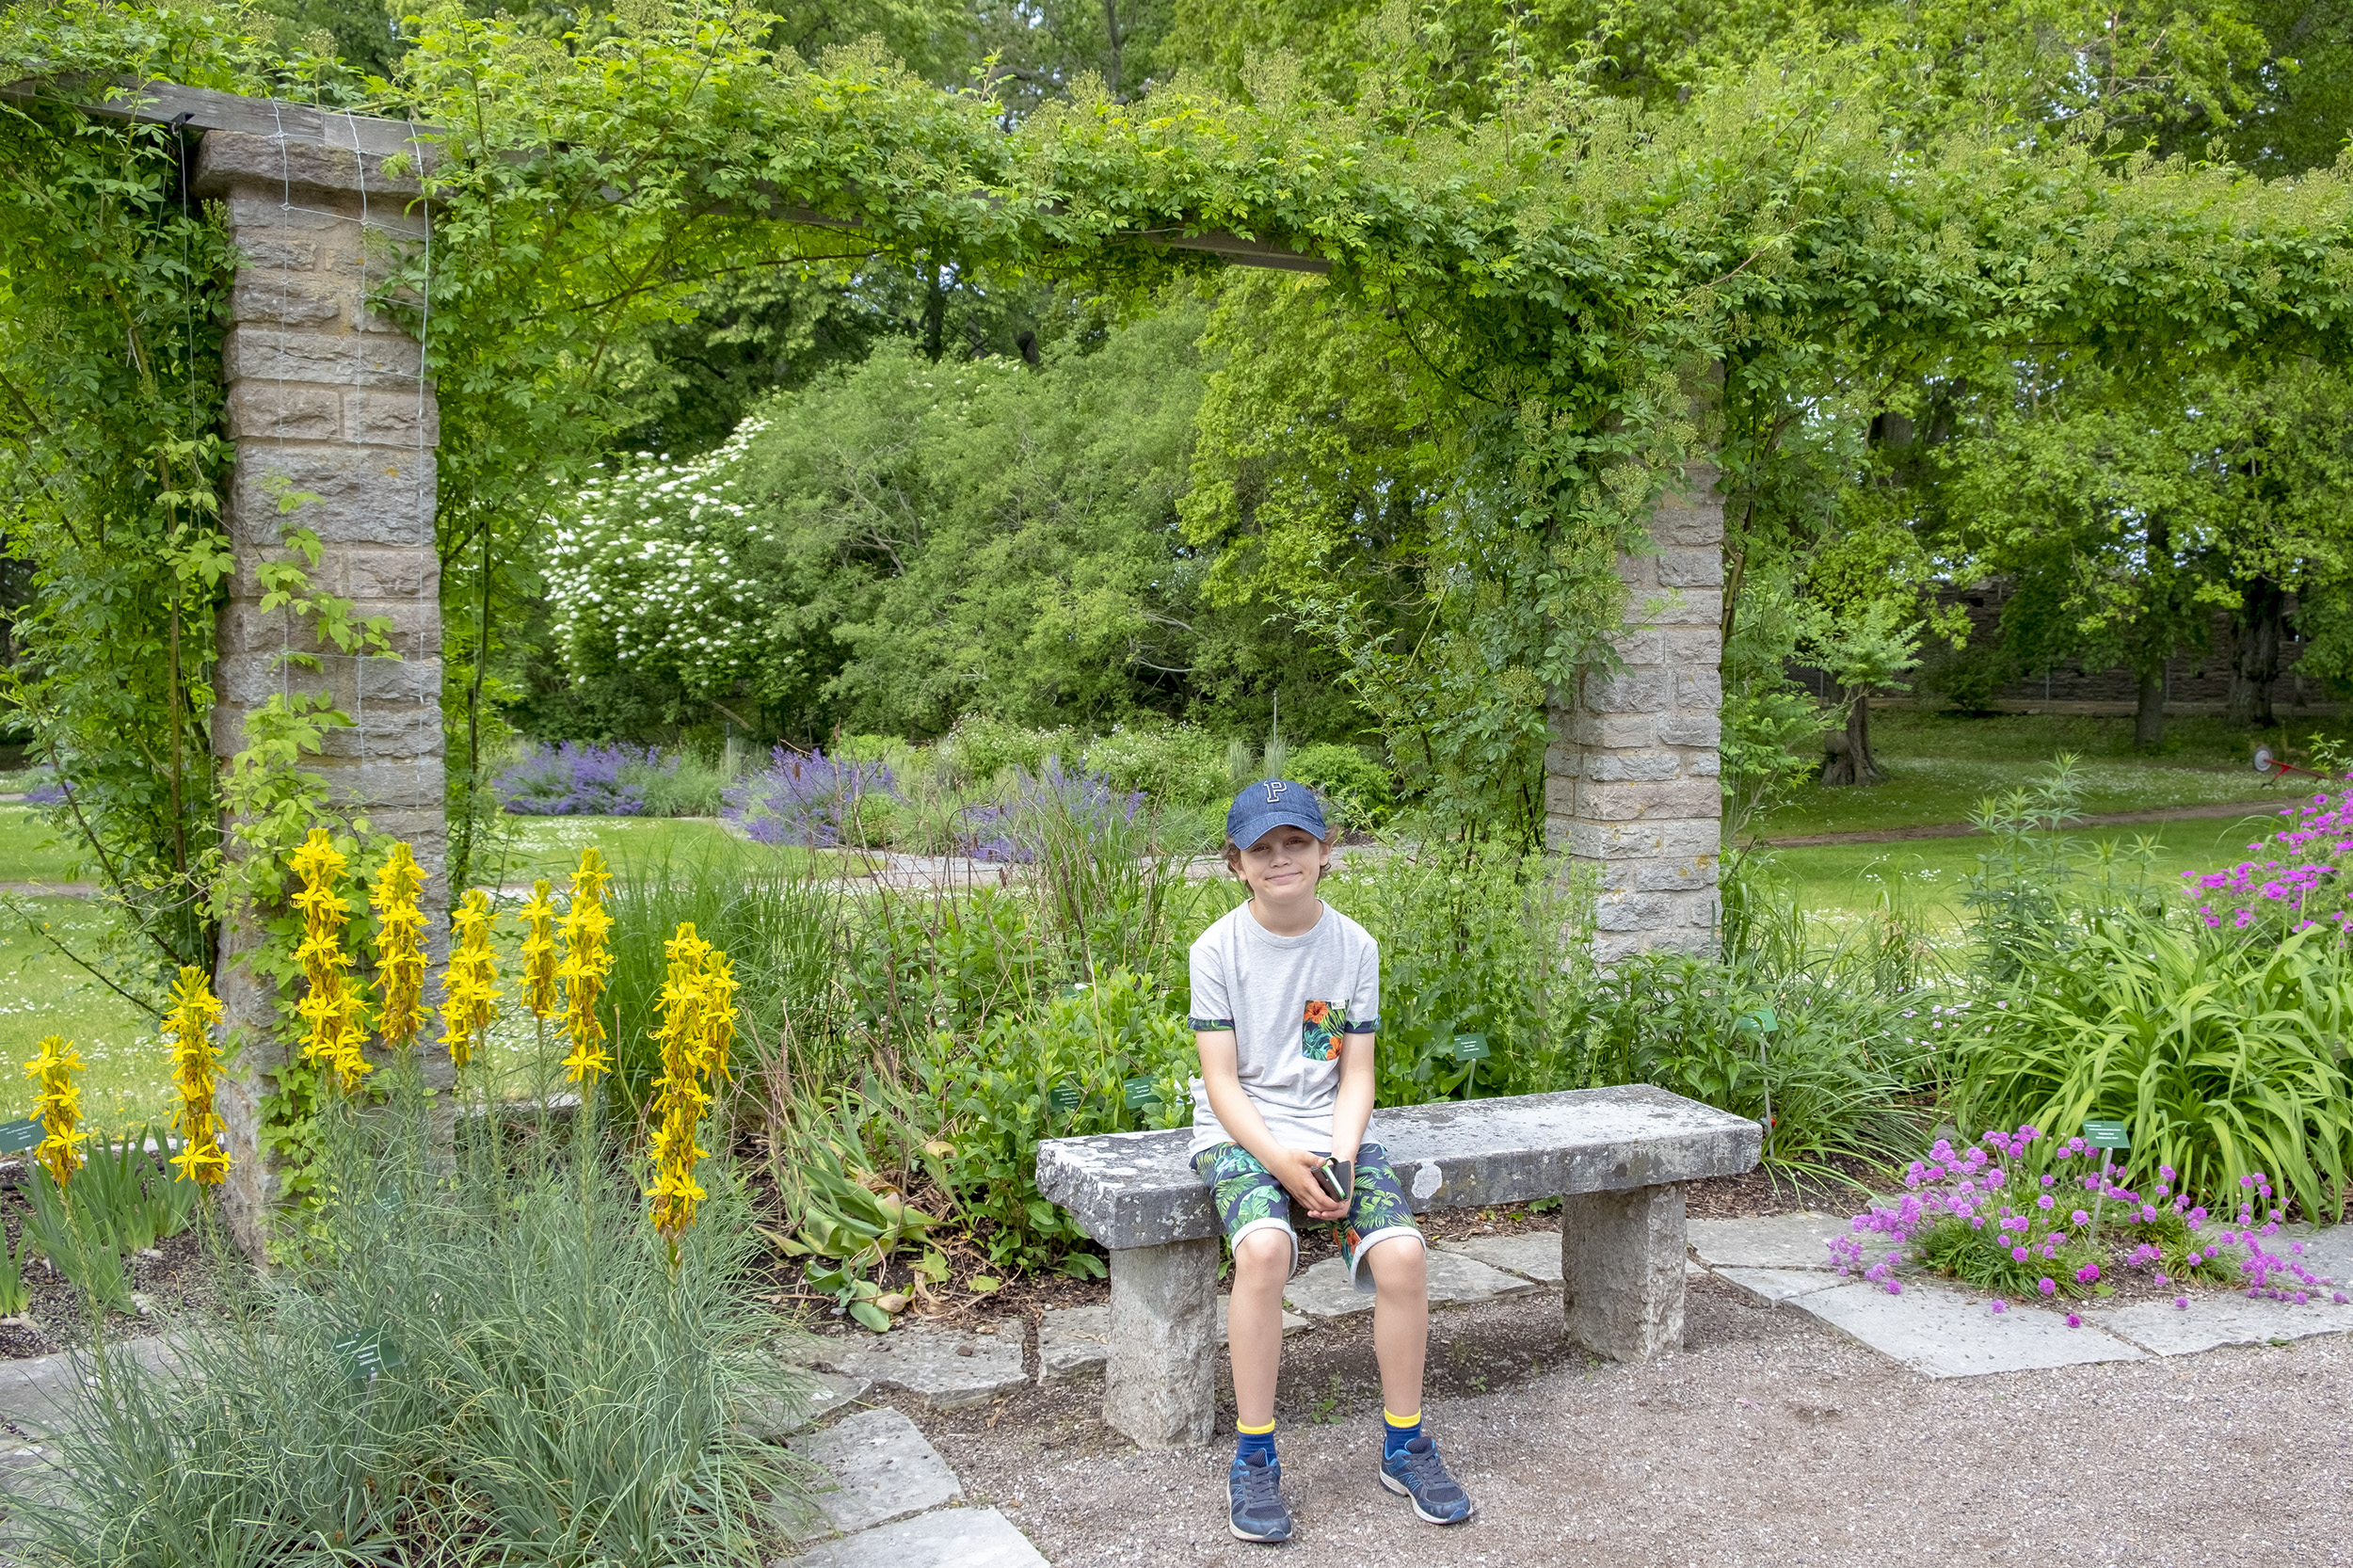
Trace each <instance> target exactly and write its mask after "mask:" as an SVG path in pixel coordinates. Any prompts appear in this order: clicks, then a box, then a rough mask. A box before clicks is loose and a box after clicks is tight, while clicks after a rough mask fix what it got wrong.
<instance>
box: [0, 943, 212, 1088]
mask: <svg viewBox="0 0 2353 1568" xmlns="http://www.w3.org/2000/svg"><path fill="white" fill-rule="evenodd" d="M108 918H109V917H108V916H107V915H106V913H105V912H104V910H102V909H100V908H99V907H98V906H96V905H95V904H91V903H90V902H89V901H88V899H78V898H10V899H8V900H7V901H6V903H5V904H0V1119H8V1120H13V1119H14V1118H16V1117H19V1116H22V1115H24V1114H25V1113H26V1112H29V1111H30V1110H31V1109H32V1104H33V1082H32V1080H30V1079H28V1078H26V1077H25V1076H24V1070H23V1064H24V1063H26V1062H29V1061H31V1060H32V1059H33V1056H34V1053H35V1050H36V1049H37V1048H38V1047H39V1046H40V1040H41V1037H42V1036H43V1035H48V1034H62V1035H64V1036H65V1037H66V1038H67V1039H69V1040H71V1041H72V1042H73V1044H74V1047H75V1048H76V1049H78V1050H79V1051H80V1052H81V1056H82V1061H83V1062H84V1064H87V1065H88V1069H89V1070H88V1072H86V1073H84V1074H83V1075H82V1114H83V1115H84V1117H86V1118H87V1119H88V1121H89V1122H90V1123H91V1124H92V1125H93V1126H96V1127H99V1128H104V1130H107V1131H110V1132H111V1131H120V1130H122V1129H124V1128H135V1127H138V1126H141V1125H144V1124H146V1123H148V1122H152V1121H160V1120H161V1119H163V1118H164V1117H165V1116H167V1115H168V1114H170V1110H171V1103H172V1096H171V1077H170V1058H169V1055H168V1052H166V1050H165V1049H164V1047H163V1044H162V1042H161V1040H160V1039H159V1038H158V1036H157V1035H156V1033H155V1025H154V1020H153V1019H152V1018H151V1017H149V1016H147V1015H146V1014H145V1013H143V1012H141V1011H140V1010H139V1009H138V1008H136V1007H134V1006H133V1005H132V1004H131V1003H129V1002H128V1001H125V1000H123V999H122V998H120V997H119V996H117V995H116V994H115V993H114V992H112V991H110V990H108V989H107V988H106V987H105V986H104V985H103V984H100V983H99V982H98V981H97V980H95V979H93V978H92V977H91V976H90V975H89V974H88V972H87V971H85V970H83V969H81V968H76V967H75V966H74V965H72V963H69V962H68V961H67V960H65V959H64V958H61V957H59V956H58V955H57V952H56V949H55V948H53V947H52V946H50V945H49V943H48V942H46V941H44V940H42V939H41V937H40V936H38V935H36V934H34V932H33V931H32V930H30V929H28V925H27V922H28V921H40V922H44V923H46V924H47V926H48V927H49V929H50V931H51V932H52V933H53V934H54V935H55V936H57V937H58V939H59V940H61V941H63V942H65V943H67V944H68V945H69V946H71V947H72V948H73V949H74V950H75V951H77V952H96V951H97V950H98V949H99V948H100V947H101V945H102V944H103V943H104V939H105V935H106V930H105V925H106V921H107V920H108Z"/></svg>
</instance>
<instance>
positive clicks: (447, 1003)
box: [441, 888, 499, 1067]
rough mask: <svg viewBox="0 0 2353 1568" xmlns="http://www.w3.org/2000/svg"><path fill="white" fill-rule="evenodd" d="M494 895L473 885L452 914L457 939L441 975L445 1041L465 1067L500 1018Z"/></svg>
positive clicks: (458, 1063) (456, 1061)
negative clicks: (494, 948) (493, 932)
mask: <svg viewBox="0 0 2353 1568" xmlns="http://www.w3.org/2000/svg"><path fill="white" fill-rule="evenodd" d="M495 920H497V917H496V916H494V915H492V914H491V913H490V899H489V895H488V894H487V893H485V892H484V891H483V890H482V889H481V888H468V889H467V890H466V896H465V897H464V898H463V899H461V900H459V901H458V904H457V907H456V909H455V910H453V911H452V912H451V914H450V926H451V928H452V929H453V931H454V932H455V933H456V941H454V942H452V943H451V944H450V953H449V967H448V968H446V969H445V970H444V971H443V972H442V975H441V1044H442V1046H443V1047H445V1048H447V1049H448V1051H449V1059H450V1061H451V1062H452V1063H453V1064H456V1066H459V1067H463V1066H465V1065H466V1064H468V1063H470V1062H472V1060H473V1053H474V1048H475V1047H476V1046H477V1045H479V1044H481V1043H483V1042H484V1041H485V1040H486V1039H487V1038H488V1034H489V1032H490V1025H491V1024H492V1023H494V1022H496V1021H497V1019H498V1007H499V988H498V959H497V958H496V956H494V955H493V954H492V953H491V952H490V927H491V925H492V924H493V923H494V922H495Z"/></svg>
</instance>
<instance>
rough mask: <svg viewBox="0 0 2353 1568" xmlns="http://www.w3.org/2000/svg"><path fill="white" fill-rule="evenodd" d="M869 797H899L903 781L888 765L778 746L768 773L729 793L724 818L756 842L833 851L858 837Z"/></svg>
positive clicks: (755, 775)
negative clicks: (862, 805)
mask: <svg viewBox="0 0 2353 1568" xmlns="http://www.w3.org/2000/svg"><path fill="white" fill-rule="evenodd" d="M868 795H881V796H883V797H884V798H886V799H890V800H895V799H897V798H898V780H897V779H896V778H895V777H893V776H892V775H891V772H890V770H889V768H888V767H886V766H885V765H883V764H882V763H880V762H844V761H840V760H836V759H834V758H831V757H827V756H826V755H825V754H824V752H822V751H817V750H809V751H795V750H793V749H792V747H791V746H778V747H776V750H775V751H774V752H772V753H770V754H769V758H768V765H767V766H766V767H765V768H762V769H761V770H760V772H758V773H756V774H754V775H752V776H750V777H749V778H748V779H746V780H745V781H744V783H742V784H741V785H738V786H737V787H735V788H734V789H731V790H729V791H728V792H727V806H726V809H725V811H724V813H723V814H724V815H725V817H726V818H727V820H728V822H730V823H733V824H735V825H736V826H738V827H740V828H742V829H743V830H744V837H745V838H748V839H750V840H752V841H753V842H754V843H760V844H800V845H802V846H804V847H807V848H832V847H834V846H836V845H838V844H840V842H841V841H842V840H843V839H844V838H845V837H847V838H852V839H855V838H856V837H857V836H858V834H857V812H858V802H859V801H861V800H862V799H864V798H865V797H866V796H868Z"/></svg>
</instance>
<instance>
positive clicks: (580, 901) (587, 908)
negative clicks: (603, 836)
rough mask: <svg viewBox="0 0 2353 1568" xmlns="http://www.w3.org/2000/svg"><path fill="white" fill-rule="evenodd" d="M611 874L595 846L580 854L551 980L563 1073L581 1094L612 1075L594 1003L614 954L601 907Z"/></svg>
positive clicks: (606, 916)
mask: <svg viewBox="0 0 2353 1568" xmlns="http://www.w3.org/2000/svg"><path fill="white" fill-rule="evenodd" d="M612 880H613V873H612V872H608V871H606V870H605V869H604V856H603V855H602V853H601V852H600V851H599V850H598V849H597V848H596V847H595V846H593V845H591V846H590V847H589V848H587V849H584V850H582V851H581V852H580V869H579V870H578V871H576V872H573V873H572V906H571V908H570V909H568V910H567V911H566V912H565V915H564V961H563V963H561V964H559V965H558V966H556V970H555V975H556V978H557V979H558V980H560V981H561V982H563V984H564V1032H565V1036H566V1038H567V1039H568V1040H569V1041H570V1043H571V1054H570V1055H568V1056H567V1057H565V1058H564V1071H565V1072H566V1074H568V1076H569V1077H570V1079H571V1080H572V1081H573V1082H574V1083H578V1084H580V1085H582V1086H583V1088H584V1090H593V1089H594V1088H595V1087H596V1081H597V1079H598V1078H599V1077H600V1075H602V1074H604V1073H608V1072H611V1071H612V1070H613V1058H612V1057H611V1056H610V1055H608V1054H607V1053H606V1051H605V1048H604V1041H605V1032H604V1024H603V1022H602V1021H601V1020H600V1019H599V1018H598V1016H597V1003H598V1002H599V1001H600V1000H602V998H603V996H604V982H605V977H606V976H607V975H609V974H611V973H612V972H613V952H612V949H611V948H610V947H609V946H607V938H608V937H610V936H611V935H612V932H613V917H612V916H611V915H610V914H608V913H606V911H605V907H604V888H605V884H607V883H609V882H611V881H612Z"/></svg>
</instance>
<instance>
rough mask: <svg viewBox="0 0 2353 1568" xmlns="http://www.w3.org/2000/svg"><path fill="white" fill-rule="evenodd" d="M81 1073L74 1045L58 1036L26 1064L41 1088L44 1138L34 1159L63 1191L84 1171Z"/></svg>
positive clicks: (38, 1109) (39, 1117)
mask: <svg viewBox="0 0 2353 1568" xmlns="http://www.w3.org/2000/svg"><path fill="white" fill-rule="evenodd" d="M81 1070H82V1059H81V1057H80V1056H78V1055H76V1054H75V1052H74V1049H73V1042H72V1041H71V1040H68V1039H65V1038H63V1037H61V1036H59V1035H56V1034H52V1035H50V1036H49V1037H48V1038H47V1039H44V1040H43V1041H41V1043H40V1055H38V1056H36V1057H34V1058H33V1059H32V1060H31V1061H30V1062H27V1063H26V1064H24V1076H25V1077H27V1078H29V1079H32V1080H36V1081H37V1082H39V1083H40V1095H39V1096H37V1097H36V1098H35V1099H34V1101H33V1120H35V1121H37V1122H39V1123H40V1127H41V1132H42V1133H43V1137H42V1138H41V1141H40V1146H39V1147H37V1148H36V1149H34V1151H33V1158H34V1159H35V1160H39V1161H40V1163H41V1164H42V1165H43V1166H44V1167H46V1168H47V1170H48V1172H49V1174H50V1175H51V1176H55V1177H56V1178H57V1185H58V1186H60V1187H62V1186H64V1185H65V1184H66V1183H67V1182H69V1181H71V1180H72V1179H73V1173H74V1172H76V1171H78V1170H80V1169H81V1168H82V1143H83V1140H85V1139H87V1138H88V1136H89V1134H88V1132H86V1131H84V1130H82V1128H81V1127H80V1126H79V1124H80V1122H81V1120H82V1086H81V1085H80V1084H78V1083H76V1082H74V1081H73V1075H74V1074H75V1073H78V1072H80V1071H81Z"/></svg>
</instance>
